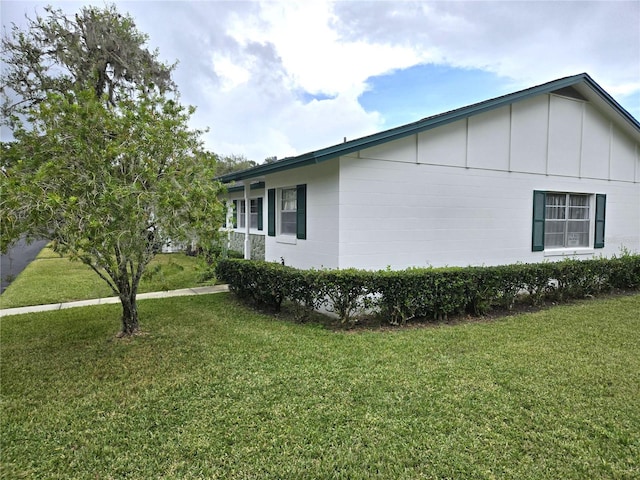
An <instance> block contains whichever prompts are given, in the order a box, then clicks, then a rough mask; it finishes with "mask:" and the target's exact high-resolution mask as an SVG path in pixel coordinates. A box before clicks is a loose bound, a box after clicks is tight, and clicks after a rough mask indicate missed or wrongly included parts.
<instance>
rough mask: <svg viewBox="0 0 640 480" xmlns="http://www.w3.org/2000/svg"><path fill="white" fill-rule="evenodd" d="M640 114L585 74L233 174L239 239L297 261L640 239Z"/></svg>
mask: <svg viewBox="0 0 640 480" xmlns="http://www.w3.org/2000/svg"><path fill="white" fill-rule="evenodd" d="M639 147H640V123H639V122H638V121H637V120H636V119H635V118H634V117H633V116H632V115H631V114H629V113H628V112H627V111H626V110H625V109H624V108H622V107H621V106H620V105H619V104H618V103H617V102H616V101H615V100H614V99H613V98H612V97H611V96H610V95H609V94H608V93H607V92H606V91H604V90H603V89H602V87H600V86H599V85H598V84H597V83H596V82H595V81H594V80H593V79H592V78H591V77H590V76H589V75H587V74H586V73H583V74H580V75H575V76H571V77H566V78H561V79H558V80H554V81H552V82H549V83H545V84H543V85H538V86H535V87H532V88H528V89H526V90H522V91H519V92H515V93H511V94H508V95H504V96H501V97H498V98H494V99H491V100H487V101H484V102H480V103H476V104H474V105H469V106H467V107H463V108H459V109H456V110H453V111H449V112H446V113H442V114H439V115H435V116H432V117H428V118H424V119H422V120H419V121H417V122H415V123H410V124H408V125H403V126H400V127H397V128H392V129H390V130H386V131H383V132H380V133H376V134H374V135H370V136H367V137H363V138H358V139H356V140H351V141H345V142H344V143H341V144H338V145H333V146H330V147H327V148H323V149H321V150H317V151H314V152H310V153H306V154H304V155H300V156H297V157H291V158H285V159H282V160H280V161H276V162H273V163H268V164H262V165H259V166H256V167H254V168H251V169H248V170H244V171H240V172H235V173H230V174H227V175H224V176H221V177H220V180H221V181H223V182H225V183H226V184H228V185H229V188H228V193H227V197H228V202H229V205H230V206H231V205H234V206H235V208H230V209H229V212H230V214H229V218H228V225H229V228H228V230H229V235H230V237H229V241H230V244H231V248H234V249H237V250H239V251H244V253H245V257H246V258H262V259H265V260H268V261H275V262H284V263H285V264H286V265H291V266H294V267H298V268H341V269H342V268H351V267H353V268H361V269H370V270H377V269H385V268H391V269H404V268H407V267H426V266H436V267H437V266H447V265H448V266H467V265H498V264H509V263H516V262H525V263H532V262H542V261H545V260H547V261H552V260H558V259H562V258H567V257H571V258H591V257H594V256H600V255H602V256H612V255H616V254H620V253H621V252H623V251H632V252H638V251H640V148H639Z"/></svg>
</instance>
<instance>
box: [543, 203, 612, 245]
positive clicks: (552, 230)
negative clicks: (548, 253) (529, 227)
mask: <svg viewBox="0 0 640 480" xmlns="http://www.w3.org/2000/svg"><path fill="white" fill-rule="evenodd" d="M593 198H594V195H589V194H584V193H561V192H543V191H534V192H533V235H532V250H533V251H534V252H535V251H542V250H545V249H561V248H586V247H589V240H590V238H593V239H594V244H593V247H594V248H603V247H604V216H605V205H606V195H602V194H597V195H595V215H592V211H591V210H592V208H593V207H594V205H593V203H594V202H593ZM594 220H595V222H594ZM594 224H595V227H594ZM591 232H593V237H591Z"/></svg>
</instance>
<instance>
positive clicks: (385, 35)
mask: <svg viewBox="0 0 640 480" xmlns="http://www.w3.org/2000/svg"><path fill="white" fill-rule="evenodd" d="M36 3H37V4H38V5H41V6H42V5H46V3H45V2H36ZM36 3H26V2H7V1H3V2H2V18H3V19H2V21H3V24H6V22H8V21H12V20H16V18H18V19H19V17H20V16H22V15H23V14H24V12H28V13H29V14H30V15H32V14H33V12H34V5H35V4H36ZM53 3H54V6H56V2H53ZM93 3H94V4H96V5H99V6H100V5H102V3H100V2H93ZM57 6H61V7H63V8H64V9H65V10H66V11H68V12H71V13H73V12H75V11H77V9H78V8H80V6H81V4H80V3H76V2H73V3H66V2H57ZM118 7H119V8H120V9H121V10H122V11H128V12H129V13H131V15H132V16H133V17H134V18H135V19H136V22H137V25H138V28H139V29H140V30H141V31H143V32H145V33H148V34H149V37H150V44H151V46H153V47H154V48H155V47H158V48H159V50H160V54H161V57H162V58H163V59H165V60H166V61H168V62H173V61H174V59H178V60H179V65H178V68H177V70H176V72H175V80H176V82H177V83H178V85H179V88H180V91H181V93H182V100H183V101H184V102H185V103H188V104H192V105H195V106H197V107H198V111H197V113H196V115H195V117H194V126H198V127H203V126H209V127H211V130H210V132H209V133H208V134H207V135H206V137H205V139H206V144H207V146H208V148H210V149H212V150H214V151H216V152H219V153H236V154H245V155H247V156H248V157H249V158H252V159H254V160H258V161H261V160H262V159H263V158H265V157H267V156H272V155H277V156H278V157H280V158H282V157H283V156H286V155H293V154H300V153H303V152H306V151H309V150H313V149H316V148H322V147H325V146H328V145H330V144H333V143H338V142H340V141H341V140H342V138H343V137H344V136H347V137H349V138H354V137H357V136H360V135H364V134H369V133H373V132H375V131H377V130H378V129H380V128H382V126H383V125H384V112H379V113H376V112H367V111H365V110H364V109H363V107H362V106H361V105H360V104H359V103H358V97H359V96H360V95H361V94H362V93H363V92H364V91H366V89H367V88H368V84H367V81H368V79H370V78H371V77H373V76H378V75H381V74H385V73H389V72H393V71H395V70H399V69H404V68H408V67H410V66H413V65H416V64H425V63H434V64H438V65H445V66H449V67H454V68H462V69H475V70H482V71H486V72H491V73H493V74H495V75H497V76H499V77H501V78H502V79H503V80H505V79H506V80H507V81H510V82H511V84H512V86H513V89H514V90H515V89H518V88H525V87H528V86H531V85H535V84H538V83H541V82H545V81H548V80H552V79H555V78H559V77H562V76H565V75H572V74H576V73H580V72H584V71H586V72H588V73H590V74H591V75H592V76H593V78H594V79H595V80H596V81H598V82H599V83H600V84H601V85H602V86H603V87H604V88H605V89H606V90H607V91H609V92H610V93H611V94H612V95H614V96H616V98H618V97H617V96H618V95H619V96H621V97H622V98H624V99H629V98H637V95H638V92H640V29H638V24H640V2H637V1H629V2H606V1H602V2H597V1H596V2H573V1H566V2H484V1H481V2H476V1H472V2H464V1H462V2H408V1H382V2H380V1H374V2H363V1H357V2H351V1H339V2H326V1H318V0H311V1H305V2H300V1H276V2H272V1H262V2H218V1H192V2H186V1H172V2H164V1H148V2H141V1H137V2H118ZM39 11H40V12H42V9H40V10H39ZM504 83H505V82H503V84H504ZM469 88H470V89H471V88H474V86H473V85H469ZM403 93H404V92H402V91H398V92H393V95H403ZM309 94H311V95H316V96H317V98H322V100H312V101H309V99H310V98H311V97H310V95H309ZM452 104H455V105H456V106H457V104H456V101H455V99H452ZM638 111H640V108H638Z"/></svg>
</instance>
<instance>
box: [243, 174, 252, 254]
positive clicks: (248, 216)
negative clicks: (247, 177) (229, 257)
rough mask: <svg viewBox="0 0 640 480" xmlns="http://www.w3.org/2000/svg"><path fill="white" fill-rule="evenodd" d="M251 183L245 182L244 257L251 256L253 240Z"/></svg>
mask: <svg viewBox="0 0 640 480" xmlns="http://www.w3.org/2000/svg"><path fill="white" fill-rule="evenodd" d="M250 188H251V184H250V183H249V182H244V258H246V259H247V260H249V259H250V258H251V241H250V240H249V231H250V229H251V200H249V190H250Z"/></svg>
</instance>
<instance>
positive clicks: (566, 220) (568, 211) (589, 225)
mask: <svg viewBox="0 0 640 480" xmlns="http://www.w3.org/2000/svg"><path fill="white" fill-rule="evenodd" d="M561 195H564V205H555V204H550V203H549V199H550V198H552V197H553V196H561ZM572 197H574V198H575V197H586V199H587V202H586V203H587V204H586V205H584V206H581V205H571V199H572ZM546 199H547V200H546V202H545V216H544V221H545V239H544V245H545V252H549V253H551V254H554V253H555V254H558V253H560V254H562V253H564V252H567V251H570V252H574V251H576V250H582V251H593V248H591V247H592V245H593V240H594V227H595V195H593V194H590V193H578V192H547V195H546ZM559 207H562V209H563V211H562V218H550V216H549V213H550V212H549V209H553V208H556V209H558V211H560V210H559ZM584 209H588V213H587V218H575V213H576V212H579V211H580V210H584ZM572 210H573V211H572ZM572 214H573V215H572ZM572 216H574V218H571V217H572ZM572 222H576V223H577V222H579V223H583V224H585V223H586V234H587V239H586V242H582V243H581V244H579V245H571V244H570V243H571V241H570V238H569V236H570V235H571V232H569V226H570V224H571V223H572ZM554 223H556V224H560V223H561V224H563V229H562V230H563V232H562V234H563V240H562V245H553V246H549V243H551V242H550V240H549V238H550V237H549V235H551V232H549V231H548V227H549V226H550V225H553V224H554Z"/></svg>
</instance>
